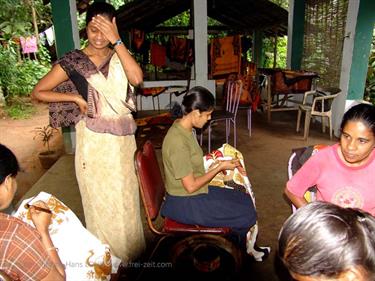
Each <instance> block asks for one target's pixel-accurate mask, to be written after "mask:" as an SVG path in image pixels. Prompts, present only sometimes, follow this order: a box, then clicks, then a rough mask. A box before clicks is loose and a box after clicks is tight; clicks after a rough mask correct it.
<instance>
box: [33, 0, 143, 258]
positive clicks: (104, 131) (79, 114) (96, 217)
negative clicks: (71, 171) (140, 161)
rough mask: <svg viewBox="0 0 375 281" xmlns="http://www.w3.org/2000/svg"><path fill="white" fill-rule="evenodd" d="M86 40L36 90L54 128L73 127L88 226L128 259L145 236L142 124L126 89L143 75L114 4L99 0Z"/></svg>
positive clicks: (89, 15) (139, 249)
mask: <svg viewBox="0 0 375 281" xmlns="http://www.w3.org/2000/svg"><path fill="white" fill-rule="evenodd" d="M86 32H87V39H88V45H87V47H85V48H84V49H82V50H73V51H71V52H69V53H67V54H65V55H64V56H63V57H62V58H60V59H59V60H58V61H57V62H56V63H55V65H54V66H53V68H52V69H51V71H50V72H49V73H47V75H46V76H44V77H43V78H42V79H41V80H40V81H39V83H38V84H37V85H36V86H35V88H34V90H33V96H34V97H35V98H36V99H38V100H41V101H45V102H49V103H52V104H50V117H51V119H50V121H51V123H52V125H53V126H55V127H56V126H67V125H71V124H73V125H75V129H76V150H75V169H76V176H77V181H78V185H79V189H80V193H81V197H82V205H83V209H84V213H85V222H86V227H87V229H88V230H89V231H90V232H92V233H93V234H94V235H95V236H97V237H98V238H99V239H100V240H101V241H102V242H104V243H106V244H109V245H110V247H111V250H112V251H113V253H114V255H116V256H118V257H120V258H121V259H122V260H123V261H129V260H134V259H135V258H137V257H138V256H139V255H140V254H141V252H142V251H143V249H144V246H145V241H144V235H143V228H142V220H141V216H140V206H139V190H138V181H137V177H136V175H135V169H134V163H133V156H134V152H135V150H136V143H135V137H134V133H135V130H136V124H135V122H134V120H133V116H132V114H131V110H134V102H133V100H132V96H131V93H130V92H129V91H128V89H129V88H130V87H128V86H129V84H131V85H138V84H140V83H142V80H143V74H142V70H141V68H140V67H139V65H138V64H137V63H136V61H135V60H134V58H133V57H132V56H131V54H130V53H129V51H128V49H127V48H126V46H125V44H124V43H123V42H122V41H121V38H120V36H119V33H118V30H117V25H116V18H115V9H114V8H113V6H111V5H110V4H107V3H104V2H95V3H93V4H92V5H90V6H89V8H88V10H87V14H86Z"/></svg>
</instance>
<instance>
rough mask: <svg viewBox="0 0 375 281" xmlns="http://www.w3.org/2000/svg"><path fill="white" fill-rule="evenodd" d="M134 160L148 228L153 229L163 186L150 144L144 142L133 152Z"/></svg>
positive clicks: (163, 190)
mask: <svg viewBox="0 0 375 281" xmlns="http://www.w3.org/2000/svg"><path fill="white" fill-rule="evenodd" d="M134 158H135V161H134V162H135V169H136V171H137V176H138V182H139V188H140V192H141V197H142V201H143V204H144V207H145V211H146V215H147V219H148V222H149V224H150V223H151V225H150V227H151V228H153V226H152V220H154V219H155V218H156V217H157V216H158V214H159V210H160V207H161V204H162V202H163V198H164V195H165V186H164V181H163V177H162V174H161V171H160V168H159V163H158V160H157V158H156V154H155V149H154V146H153V145H152V143H151V142H150V141H149V140H148V141H146V142H145V143H144V144H143V146H141V147H140V148H139V149H138V150H137V151H136V152H135V157H134Z"/></svg>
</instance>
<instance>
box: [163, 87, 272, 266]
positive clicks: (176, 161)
mask: <svg viewBox="0 0 375 281" xmlns="http://www.w3.org/2000/svg"><path fill="white" fill-rule="evenodd" d="M213 110H214V97H213V95H212V94H211V93H210V92H209V91H208V90H207V89H206V88H203V87H194V88H192V89H191V90H190V91H189V92H188V93H187V94H186V96H185V97H184V99H183V101H182V111H183V116H182V118H181V119H177V120H176V121H175V122H174V123H173V125H172V126H171V128H170V129H169V130H168V133H167V135H166V136H165V138H164V141H163V146H162V156H163V164H164V172H165V183H166V190H167V195H166V200H165V202H164V204H163V206H162V209H161V214H162V216H164V217H168V218H171V219H173V220H176V221H178V222H181V223H185V224H197V225H201V226H208V227H230V228H231V229H232V230H233V232H234V233H235V234H236V235H237V236H238V238H239V241H240V243H241V246H243V247H245V248H246V239H247V232H248V231H249V229H250V228H251V227H252V226H253V225H255V223H256V211H255V207H254V204H253V201H252V199H251V197H250V196H249V195H248V194H246V193H243V192H240V191H236V190H233V189H227V188H219V187H214V186H209V185H208V183H209V182H210V181H211V180H212V179H213V178H214V177H215V176H216V174H218V173H220V172H223V171H225V170H233V169H235V168H236V167H240V162H239V160H223V161H221V162H219V164H218V165H217V166H216V167H214V168H212V169H210V170H209V171H208V172H205V169H204V166H203V151H202V149H201V147H200V146H199V144H198V142H197V140H196V138H195V136H194V134H193V128H202V127H203V126H204V125H205V124H206V123H207V121H209V120H210V119H211V113H212V112H213ZM259 250H260V252H257V253H256V254H254V252H252V253H249V254H252V255H254V257H255V255H257V257H256V260H262V257H266V256H267V254H268V252H269V248H265V249H259Z"/></svg>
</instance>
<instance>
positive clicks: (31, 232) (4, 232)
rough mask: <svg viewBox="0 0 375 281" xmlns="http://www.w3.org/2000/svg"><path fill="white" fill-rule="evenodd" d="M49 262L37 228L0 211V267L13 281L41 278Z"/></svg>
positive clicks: (46, 271) (49, 268)
mask: <svg viewBox="0 0 375 281" xmlns="http://www.w3.org/2000/svg"><path fill="white" fill-rule="evenodd" d="M52 265H53V263H52V261H51V259H50V258H49V256H48V254H47V252H46V250H45V248H44V246H43V244H42V242H41V237H40V235H39V233H38V231H36V230H35V229H34V228H32V227H30V226H29V225H27V224H26V223H24V222H22V221H21V220H19V219H17V218H14V217H11V216H9V215H5V214H2V213H0V269H1V270H2V271H4V272H5V273H6V274H8V275H9V276H11V277H12V278H13V279H14V280H42V279H43V278H45V277H46V276H47V274H48V273H49V271H50V270H51V267H52Z"/></svg>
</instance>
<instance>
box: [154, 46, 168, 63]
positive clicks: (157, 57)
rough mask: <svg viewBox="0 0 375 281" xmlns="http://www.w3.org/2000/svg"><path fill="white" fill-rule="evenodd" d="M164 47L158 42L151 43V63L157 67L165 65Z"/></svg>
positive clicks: (165, 52) (165, 53) (165, 54)
mask: <svg viewBox="0 0 375 281" xmlns="http://www.w3.org/2000/svg"><path fill="white" fill-rule="evenodd" d="M166 57H167V51H166V48H165V47H164V46H162V45H159V44H158V43H151V64H153V65H155V66H159V67H163V66H165V65H166Z"/></svg>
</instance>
